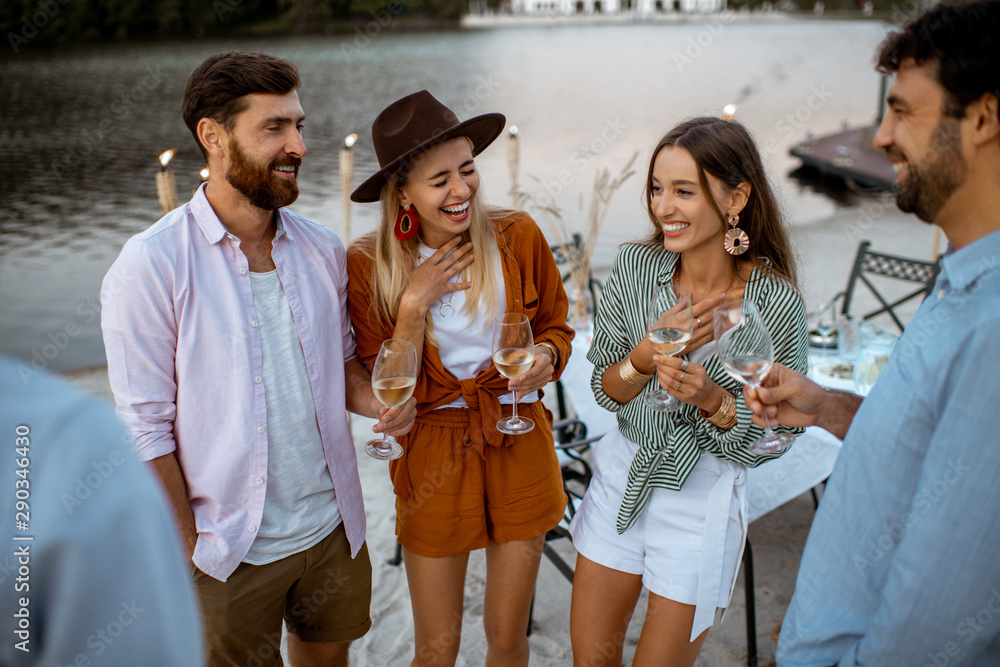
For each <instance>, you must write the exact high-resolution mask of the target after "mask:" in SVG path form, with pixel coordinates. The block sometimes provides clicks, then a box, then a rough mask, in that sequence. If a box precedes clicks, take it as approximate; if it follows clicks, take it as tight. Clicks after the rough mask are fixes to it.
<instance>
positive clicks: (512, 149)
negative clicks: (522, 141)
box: [507, 125, 521, 207]
mask: <svg viewBox="0 0 1000 667" xmlns="http://www.w3.org/2000/svg"><path fill="white" fill-rule="evenodd" d="M508 132H509V135H508V136H509V137H510V139H509V140H508V141H507V166H509V167H510V200H511V202H513V204H514V206H515V207H517V206H518V197H517V190H518V187H517V172H518V165H519V164H520V162H521V150H520V146H519V145H518V143H517V125H511V126H510V130H508Z"/></svg>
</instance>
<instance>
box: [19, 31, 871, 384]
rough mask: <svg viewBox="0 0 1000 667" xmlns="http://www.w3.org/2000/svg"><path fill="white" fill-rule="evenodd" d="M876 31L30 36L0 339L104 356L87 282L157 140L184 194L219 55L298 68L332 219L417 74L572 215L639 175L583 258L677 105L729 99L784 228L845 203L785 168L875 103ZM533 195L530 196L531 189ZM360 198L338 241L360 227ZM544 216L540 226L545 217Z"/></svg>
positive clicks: (127, 213) (641, 229)
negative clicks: (346, 171) (479, 120)
mask: <svg viewBox="0 0 1000 667" xmlns="http://www.w3.org/2000/svg"><path fill="white" fill-rule="evenodd" d="M885 30H886V27H885V26H884V25H882V24H878V23H875V22H862V21H849V22H848V21H844V22H841V21H806V20H784V19H773V20H757V21H740V20H722V19H714V20H711V21H705V20H693V21H690V22H687V23H676V24H656V25H619V26H558V27H551V26H545V25H540V26H539V27H523V28H507V29H496V30H479V31H471V30H469V31H459V30H456V31H445V32H426V33H411V34H395V33H391V32H384V33H382V34H375V35H374V36H373V37H372V38H370V40H368V41H367V43H366V41H365V40H363V39H360V38H358V37H357V35H355V36H346V35H344V36H325V37H324V36H312V37H287V38H281V39H268V40H250V39H240V40H203V41H190V42H168V43H149V44H106V45H96V46H77V45H64V46H63V47H61V48H59V49H57V50H55V51H51V52H48V53H41V52H32V50H31V48H30V45H29V46H28V47H25V48H23V49H22V51H21V54H20V55H18V56H16V57H11V56H10V55H8V56H7V57H6V59H5V60H2V61H0V67H2V71H3V74H2V78H0V115H2V118H3V120H4V122H3V123H2V124H0V145H2V146H3V147H4V151H5V156H6V157H5V159H3V160H0V312H2V319H0V350H2V351H3V352H7V353H11V354H15V355H17V356H20V357H22V358H25V359H28V360H31V359H34V360H35V363H36V365H37V366H43V367H45V368H47V369H49V370H56V371H59V370H69V369H74V368H82V367H87V366H92V365H98V364H102V363H104V350H103V345H102V342H101V337H100V327H99V303H98V301H97V299H98V292H99V289H100V282H101V279H102V277H103V276H104V273H105V272H106V271H107V269H108V267H109V266H110V265H111V263H112V262H113V261H114V259H115V257H116V256H117V255H118V252H119V250H120V249H121V246H122V245H123V244H124V243H125V241H126V240H127V239H128V238H129V237H130V236H132V235H133V234H135V233H137V232H139V231H141V230H142V229H145V228H146V227H148V226H149V225H151V224H152V223H153V222H155V221H156V220H157V219H158V218H159V217H160V212H159V206H158V204H157V199H156V189H155V184H154V173H155V171H156V170H157V168H158V162H157V156H158V155H159V154H160V153H161V152H162V151H164V150H166V149H167V148H175V149H177V151H178V153H177V155H176V157H175V158H174V161H173V163H172V165H171V166H172V167H173V169H174V172H175V175H176V179H177V184H178V190H179V193H180V199H181V201H184V200H185V199H187V198H188V197H189V196H190V193H191V192H192V191H193V190H194V189H195V188H196V186H197V184H198V182H199V180H200V179H199V177H198V171H199V169H201V167H203V166H204V164H203V162H202V159H201V155H200V152H199V151H198V149H197V147H196V145H195V143H194V140H193V138H192V137H191V135H190V134H189V133H188V131H187V128H186V127H185V126H184V124H183V122H182V121H181V116H180V105H181V96H182V91H183V86H184V82H185V80H186V78H187V76H188V74H189V73H190V72H191V70H192V69H193V68H194V67H195V66H196V65H197V64H198V63H200V62H201V61H202V60H203V59H204V58H205V57H206V56H208V55H209V54H211V53H214V52H217V51H220V50H226V49H241V50H261V51H267V52H270V53H273V54H276V55H280V56H284V57H288V58H291V59H292V60H294V61H295V62H296V64H297V65H298V66H299V69H300V72H301V74H302V80H303V84H302V89H301V91H300V98H301V101H302V105H303V107H304V109H305V111H306V115H307V120H306V135H305V136H306V145H307V147H308V149H309V153H308V155H307V156H306V157H305V160H304V164H303V166H302V169H301V171H300V176H299V186H300V196H299V199H298V201H297V202H296V203H295V204H294V205H293V208H294V209H296V210H297V211H298V212H299V213H302V214H304V215H306V216H309V217H311V218H313V219H315V220H318V221H319V222H321V223H323V224H325V225H327V226H329V227H331V228H333V229H335V230H337V231H338V232H341V233H342V231H343V217H344V216H343V203H342V202H343V200H342V198H341V194H340V186H339V172H338V170H339V167H338V152H339V150H340V147H341V146H342V142H343V138H344V136H345V135H347V134H350V133H351V132H357V133H358V134H359V135H361V139H360V140H359V142H358V144H357V145H356V146H355V155H356V172H355V180H354V182H355V184H357V183H360V181H361V180H362V178H363V177H365V176H367V175H368V174H370V173H372V172H373V171H374V169H375V164H376V161H375V156H374V152H373V150H372V147H371V138H370V137H371V135H370V129H371V121H372V120H373V119H374V117H375V116H376V115H377V113H378V111H379V110H381V109H382V108H383V107H384V106H386V105H387V104H388V103H389V102H391V101H393V100H395V99H397V98H399V97H402V96H403V95H405V94H408V93H411V92H413V91H415V90H419V89H421V88H426V89H428V90H430V91H431V92H432V93H433V94H434V95H435V96H436V97H438V99H440V100H442V101H443V102H444V103H445V104H448V105H449V106H450V107H452V108H453V109H454V110H455V111H456V112H457V113H458V115H459V117H461V118H463V119H464V118H468V117H469V116H472V115H475V114H477V113H484V112H487V111H500V112H503V113H504V114H506V115H507V119H508V125H510V124H514V125H517V127H518V128H519V137H520V138H519V143H520V155H521V160H520V165H521V166H520V182H521V185H522V187H523V188H524V189H526V190H528V191H529V192H532V193H534V194H535V195H536V196H539V197H543V196H544V195H545V193H546V192H549V193H551V194H554V195H558V196H557V197H556V202H557V204H558V205H559V206H560V207H561V208H562V209H563V210H564V211H565V212H566V214H567V217H568V218H569V219H570V220H571V221H575V222H571V223H570V224H571V226H573V225H574V224H575V225H576V226H577V227H580V228H582V223H583V217H584V216H583V214H582V213H580V212H579V211H578V201H579V200H580V199H581V197H583V198H584V199H585V200H586V201H589V195H590V192H591V187H592V184H593V180H594V176H595V174H596V172H597V171H598V169H608V170H610V171H611V173H612V174H616V173H617V172H618V171H619V170H620V169H621V167H622V166H623V165H624V164H625V163H626V162H627V160H628V159H629V157H630V156H631V155H632V154H633V153H634V152H635V151H638V152H639V158H638V161H637V163H636V165H637V167H638V172H639V173H638V174H637V175H636V176H634V177H633V178H632V179H631V180H630V181H628V182H627V183H626V184H625V185H624V186H623V187H622V189H621V190H619V192H618V193H617V194H616V195H615V198H614V200H613V202H612V204H611V207H610V210H609V213H608V217H607V220H606V222H605V226H604V228H603V231H602V234H601V237H600V247H599V248H598V250H597V252H596V254H595V265H596V266H597V267H599V268H600V267H606V266H608V265H609V264H610V262H611V260H612V259H613V257H614V253H615V249H616V247H617V245H618V244H620V243H621V242H623V241H625V240H628V239H631V238H635V237H638V236H641V235H643V234H644V233H645V232H646V225H648V220H647V219H646V217H645V213H644V211H643V208H642V194H641V188H642V178H643V174H644V172H645V169H646V166H647V161H648V158H649V154H650V151H651V149H652V147H653V146H654V145H655V143H656V141H657V139H658V138H659V136H660V135H661V134H662V133H663V132H664V131H666V130H667V129H669V128H670V127H671V126H672V125H673V124H675V123H676V122H677V121H679V120H680V119H682V118H684V117H686V116H691V115H697V114H718V113H719V110H720V109H722V107H723V106H724V105H726V104H727V103H731V102H734V103H737V104H738V105H739V111H738V113H737V117H738V118H739V119H740V120H741V121H742V122H744V123H745V124H746V125H747V126H748V127H749V128H750V129H751V130H752V131H753V132H754V134H755V136H756V137H757V139H758V143H759V144H760V145H761V147H762V149H763V152H764V154H765V161H766V166H767V168H768V170H769V173H770V174H771V176H772V177H773V179H774V181H775V184H776V186H777V189H778V191H779V193H780V195H781V196H782V198H783V200H784V202H785V205H786V211H787V213H788V217H789V219H790V221H791V222H792V223H793V224H799V225H803V224H810V223H815V222H817V221H819V220H822V219H823V218H825V217H826V216H828V215H829V214H830V213H832V212H833V210H834V208H835V207H836V206H837V204H836V202H835V201H834V200H832V199H831V198H829V197H827V196H825V195H823V194H820V193H818V192H815V191H812V190H810V189H808V188H805V187H803V186H801V185H799V183H798V182H797V181H795V180H792V179H790V178H789V177H788V176H787V174H788V172H789V171H790V170H791V169H792V168H793V167H794V166H795V164H796V161H795V160H793V159H792V158H790V157H789V156H788V155H787V149H788V147H789V146H791V145H792V144H794V143H795V142H797V141H798V140H799V139H800V138H801V137H802V136H803V134H804V133H805V131H806V130H807V129H808V128H811V129H813V130H815V131H816V132H817V133H824V132H829V131H835V130H837V129H839V127H840V124H841V122H842V121H844V120H846V121H848V122H850V123H851V124H852V125H857V124H864V123H868V122H871V120H872V119H873V117H874V114H875V109H876V104H877V96H878V87H879V82H878V76H877V74H876V73H875V72H874V71H873V69H872V56H873V51H874V48H875V46H876V45H877V44H878V42H879V41H880V40H881V38H882V36H883V35H884V33H885ZM507 144H508V140H507V139H506V138H501V139H500V140H498V141H497V142H496V143H495V144H494V145H493V146H492V147H491V148H490V149H489V150H488V151H487V152H486V153H485V154H483V155H482V156H481V157H480V158H479V160H478V162H479V168H480V171H481V173H482V175H483V182H484V192H485V193H486V196H487V199H488V200H489V201H491V202H493V203H497V204H507V203H509V198H508V195H507V193H508V191H509V189H510V182H511V178H510V173H509V169H508V162H507ZM543 198H544V197H543ZM374 212H375V206H374V205H354V206H353V208H352V221H351V233H350V236H351V237H354V236H357V235H359V234H362V233H364V232H366V231H368V230H369V229H371V227H372V225H373V224H374ZM540 222H541V224H542V225H543V229H544V228H545V223H544V221H540Z"/></svg>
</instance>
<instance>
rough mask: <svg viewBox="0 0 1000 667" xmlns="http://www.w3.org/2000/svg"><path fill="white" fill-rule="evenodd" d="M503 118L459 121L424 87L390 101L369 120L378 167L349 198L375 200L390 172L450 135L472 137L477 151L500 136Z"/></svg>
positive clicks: (491, 115)
mask: <svg viewBox="0 0 1000 667" xmlns="http://www.w3.org/2000/svg"><path fill="white" fill-rule="evenodd" d="M506 122H507V119H506V118H505V117H504V115H503V114H500V113H488V114H483V115H482V116H476V117H475V118H470V119H469V120H467V121H465V122H460V121H459V120H458V116H456V115H455V113H454V112H453V111H452V110H451V109H449V108H448V107H446V106H445V105H443V104H441V103H440V102H438V101H437V100H436V99H434V96H433V95H431V94H430V93H428V92H427V91H426V90H421V91H420V92H419V93H413V94H412V95H407V96H406V97H404V98H403V99H401V100H397V101H395V102H393V103H392V104H390V105H389V106H387V107H386V108H385V109H383V111H382V113H380V114H379V115H378V118H376V119H375V122H374V123H372V143H374V144H375V156H376V157H377V158H378V165H379V167H381V169H379V170H378V171H377V172H376V173H375V174H374V175H373V176H372V177H371V178H369V179H368V180H366V181H365V182H364V183H362V184H361V185H359V186H358V188H357V189H356V190H355V191H354V192H353V193H351V201H356V202H373V201H378V200H379V199H380V198H381V196H382V186H384V185H385V182H386V180H387V179H388V178H389V176H390V175H391V174H393V173H394V172H396V171H398V170H399V169H400V167H403V166H404V165H406V164H407V163H409V162H410V161H411V160H413V158H415V157H416V156H417V155H420V154H421V153H423V152H424V151H426V150H427V149H429V148H433V147H434V146H436V145H438V144H440V143H443V142H445V141H448V140H449V139H455V138H456V137H468V138H469V139H470V140H471V141H472V156H473V157H475V156H476V155H479V154H480V153H482V152H483V150H484V149H485V148H486V147H487V146H489V145H490V144H491V143H493V140H494V139H496V138H497V137H499V136H500V133H501V132H503V127H504V124H506Z"/></svg>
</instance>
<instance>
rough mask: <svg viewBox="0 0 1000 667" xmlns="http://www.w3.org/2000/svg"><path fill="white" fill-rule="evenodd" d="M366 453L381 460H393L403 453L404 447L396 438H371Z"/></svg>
mask: <svg viewBox="0 0 1000 667" xmlns="http://www.w3.org/2000/svg"><path fill="white" fill-rule="evenodd" d="M365 454H367V455H368V456H370V457H372V458H373V459H378V460H379V461H392V460H393V459H398V458H399V457H400V456H402V455H403V448H402V447H401V446H400V445H399V443H398V442H396V441H395V440H369V441H368V442H366V443H365Z"/></svg>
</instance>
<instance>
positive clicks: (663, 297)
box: [643, 283, 694, 412]
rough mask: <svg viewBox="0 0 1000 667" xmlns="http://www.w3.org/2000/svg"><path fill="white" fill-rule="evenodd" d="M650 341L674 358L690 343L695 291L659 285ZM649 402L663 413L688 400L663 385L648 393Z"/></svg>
mask: <svg viewBox="0 0 1000 667" xmlns="http://www.w3.org/2000/svg"><path fill="white" fill-rule="evenodd" d="M646 330H647V331H648V332H649V333H648V334H647V336H648V337H649V341H650V342H651V343H652V344H653V347H654V348H656V351H657V352H658V353H660V354H662V355H665V356H668V357H672V356H674V355H675V354H677V353H678V352H680V351H681V350H683V349H684V346H685V345H687V342H688V341H689V340H691V334H692V333H693V331H694V314H693V313H692V312H691V292H690V291H688V290H687V288H685V287H681V286H680V285H673V284H670V283H668V284H666V285H657V287H656V289H655V290H653V296H652V298H650V300H649V310H648V312H647V313H646ZM643 400H644V401H645V402H646V405H648V406H649V407H651V408H653V409H654V410H658V411H660V412H673V411H674V410H679V409H680V408H681V407H682V406H683V405H684V403H682V402H681V401H680V400H678V399H677V397H676V396H671V395H670V394H668V393H667V391H666V390H665V389H663V388H662V387H661V388H659V389H657V390H656V391H653V392H650V393H649V394H646V397H645V398H644V399H643Z"/></svg>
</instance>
